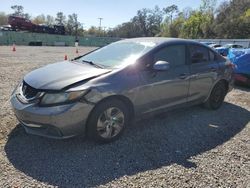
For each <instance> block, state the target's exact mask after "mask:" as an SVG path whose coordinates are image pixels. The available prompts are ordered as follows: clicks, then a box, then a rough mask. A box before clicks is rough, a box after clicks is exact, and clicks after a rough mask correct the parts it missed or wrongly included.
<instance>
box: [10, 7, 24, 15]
mask: <svg viewBox="0 0 250 188" xmlns="http://www.w3.org/2000/svg"><path fill="white" fill-rule="evenodd" d="M11 9H13V10H14V13H13V14H12V15H13V16H21V17H23V15H24V14H23V6H21V5H13V6H11Z"/></svg>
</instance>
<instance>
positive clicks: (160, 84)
mask: <svg viewBox="0 0 250 188" xmlns="http://www.w3.org/2000/svg"><path fill="white" fill-rule="evenodd" d="M186 51H187V50H186V45H184V44H183V45H182V44H178V45H168V46H166V47H162V48H161V49H159V50H157V51H155V52H153V53H152V54H151V55H150V56H151V57H150V61H151V62H150V63H148V64H147V65H146V66H147V67H148V68H147V69H146V70H145V71H141V81H142V83H143V87H142V88H141V89H143V95H144V98H146V99H147V101H146V102H145V104H147V107H148V108H147V109H146V110H145V112H144V113H147V112H151V111H155V110H160V109H163V108H166V107H171V106H175V105H178V104H182V103H186V102H187V96H188V89H189V66H188V65H187V61H186V59H187V58H186ZM157 61H166V62H168V63H169V65H170V68H169V69H168V70H166V71H156V70H154V69H153V65H154V64H155V63H156V62H157Z"/></svg>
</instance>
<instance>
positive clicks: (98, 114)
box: [87, 99, 129, 143]
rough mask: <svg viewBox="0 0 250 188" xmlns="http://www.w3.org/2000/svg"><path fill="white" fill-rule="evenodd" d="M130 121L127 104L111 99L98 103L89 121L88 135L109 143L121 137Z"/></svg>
mask: <svg viewBox="0 0 250 188" xmlns="http://www.w3.org/2000/svg"><path fill="white" fill-rule="evenodd" d="M128 121H129V112H128V109H127V106H126V105H125V104H124V103H123V102H122V101H120V100H117V99H111V100H107V101H104V102H101V103H100V104H98V105H97V106H96V107H95V109H94V110H93V111H92V113H91V115H90V118H89V121H88V129H87V131H88V136H89V137H90V139H93V140H95V141H97V142H102V143H107V142H111V141H114V140H116V139H117V138H119V137H120V135H121V134H122V132H123V131H124V129H125V127H126V126H127V123H128Z"/></svg>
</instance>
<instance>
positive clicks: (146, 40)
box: [119, 37, 204, 46]
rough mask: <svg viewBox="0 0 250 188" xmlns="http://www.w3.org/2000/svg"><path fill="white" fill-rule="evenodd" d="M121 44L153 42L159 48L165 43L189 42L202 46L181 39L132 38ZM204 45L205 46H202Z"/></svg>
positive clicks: (191, 41)
mask: <svg viewBox="0 0 250 188" xmlns="http://www.w3.org/2000/svg"><path fill="white" fill-rule="evenodd" d="M119 42H153V43H155V44H156V45H157V46H158V45H161V44H164V43H170V42H171V43H172V42H184V43H185V42H187V43H196V44H201V43H199V42H196V41H194V40H188V39H180V38H167V37H140V38H131V39H124V40H121V41H119ZM202 45H204V44H202Z"/></svg>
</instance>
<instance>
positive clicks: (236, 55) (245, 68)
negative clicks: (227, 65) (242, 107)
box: [227, 48, 250, 86]
mask: <svg viewBox="0 0 250 188" xmlns="http://www.w3.org/2000/svg"><path fill="white" fill-rule="evenodd" d="M227 57H228V58H229V59H230V60H231V62H232V63H233V64H234V65H235V67H234V79H235V82H236V83H240V84H244V85H247V86H250V48H248V49H230V50H229V53H228V56H227Z"/></svg>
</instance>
